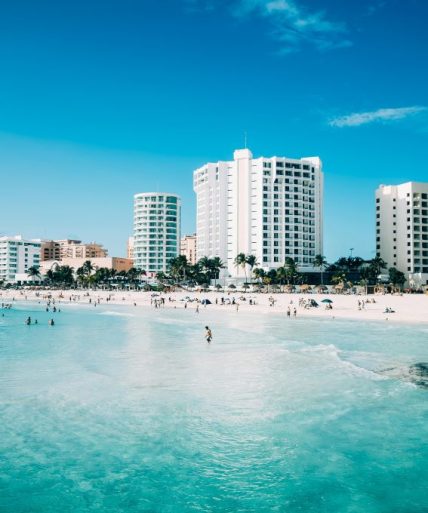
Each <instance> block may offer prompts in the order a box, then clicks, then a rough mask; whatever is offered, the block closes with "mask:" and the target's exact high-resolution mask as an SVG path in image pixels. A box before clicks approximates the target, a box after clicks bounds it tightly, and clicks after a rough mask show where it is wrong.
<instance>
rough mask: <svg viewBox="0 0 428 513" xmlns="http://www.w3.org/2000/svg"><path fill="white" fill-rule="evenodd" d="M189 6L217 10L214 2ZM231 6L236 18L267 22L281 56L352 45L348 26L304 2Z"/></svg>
mask: <svg viewBox="0 0 428 513" xmlns="http://www.w3.org/2000/svg"><path fill="white" fill-rule="evenodd" d="M185 2H187V3H188V4H189V3H190V4H191V5H192V6H193V7H195V6H196V5H199V6H200V7H202V8H204V9H207V7H208V8H211V7H212V6H213V2H212V0H185ZM228 4H229V9H230V12H231V13H232V15H233V16H234V17H236V18H239V19H246V18H248V17H250V16H259V17H261V18H264V19H265V20H266V21H267V22H268V24H269V25H270V27H271V35H272V37H273V38H274V39H276V40H277V41H278V42H279V44H280V50H279V52H280V53H290V52H295V51H298V50H300V48H301V47H302V46H303V45H311V46H314V47H315V48H317V49H318V50H330V49H333V48H345V47H348V46H351V45H352V43H351V41H349V39H347V38H346V37H345V36H346V32H347V29H346V26H345V24H344V23H342V22H334V21H331V20H329V19H328V18H327V15H326V13H325V11H322V10H320V11H310V10H308V9H306V8H305V7H303V6H302V5H301V0H231V1H230V2H228ZM223 5H224V4H223Z"/></svg>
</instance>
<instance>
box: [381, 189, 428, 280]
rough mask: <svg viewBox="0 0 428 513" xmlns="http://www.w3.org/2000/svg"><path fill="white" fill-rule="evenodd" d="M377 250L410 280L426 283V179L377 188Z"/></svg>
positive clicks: (427, 236) (427, 237)
mask: <svg viewBox="0 0 428 513" xmlns="http://www.w3.org/2000/svg"><path fill="white" fill-rule="evenodd" d="M376 254H377V255H378V256H380V257H381V258H382V259H383V260H385V262H386V263H387V266H388V267H395V268H397V269H398V270H399V271H402V272H403V273H404V274H405V275H406V278H407V280H408V282H409V283H411V282H415V283H418V284H419V285H423V284H426V283H428V183H421V182H407V183H403V184H401V185H381V186H380V187H379V188H378V189H377V190H376Z"/></svg>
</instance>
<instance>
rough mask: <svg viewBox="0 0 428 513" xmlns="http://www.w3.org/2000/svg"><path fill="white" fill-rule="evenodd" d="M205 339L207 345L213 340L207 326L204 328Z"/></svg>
mask: <svg viewBox="0 0 428 513" xmlns="http://www.w3.org/2000/svg"><path fill="white" fill-rule="evenodd" d="M205 339H206V341H207V342H208V344H209V343H210V342H211V340H212V339H213V334H212V332H211V330H210V328H209V327H208V326H205Z"/></svg>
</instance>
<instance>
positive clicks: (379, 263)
mask: <svg viewBox="0 0 428 513" xmlns="http://www.w3.org/2000/svg"><path fill="white" fill-rule="evenodd" d="M369 269H370V271H371V272H372V275H373V277H374V278H375V280H376V282H377V281H378V276H379V274H381V273H382V269H386V262H385V260H383V259H382V258H381V257H380V256H376V257H374V258H373V259H372V260H370V265H369Z"/></svg>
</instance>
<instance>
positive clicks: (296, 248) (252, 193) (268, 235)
mask: <svg viewBox="0 0 428 513" xmlns="http://www.w3.org/2000/svg"><path fill="white" fill-rule="evenodd" d="M323 180H324V178H323V171H322V163H321V160H320V159H319V158H318V157H308V158H302V159H290V158H286V157H270V158H264V157H260V158H257V159H254V158H253V155H252V153H251V151H250V150H248V149H243V150H236V151H235V152H234V159H233V161H227V162H221V161H220V162H216V163H207V164H205V165H204V166H202V167H200V168H199V169H196V170H195V171H194V174H193V188H194V191H195V193H196V203H197V212H196V235H197V259H198V260H199V259H200V258H202V257H204V256H207V257H214V256H218V257H220V258H221V259H222V260H223V262H224V263H225V264H226V265H227V273H228V274H229V276H231V277H240V276H241V275H242V272H243V271H242V270H241V269H239V268H237V267H236V266H235V263H234V261H235V258H236V256H237V255H238V253H245V254H246V255H248V254H251V255H255V256H256V257H257V261H258V267H261V268H263V269H264V270H269V269H274V268H278V267H280V266H282V265H283V264H284V260H285V258H286V257H291V258H293V259H294V260H295V261H296V262H297V265H298V268H299V269H300V270H301V271H312V270H313V265H312V261H313V259H314V257H315V255H317V254H322V253H323V187H324V185H323Z"/></svg>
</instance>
